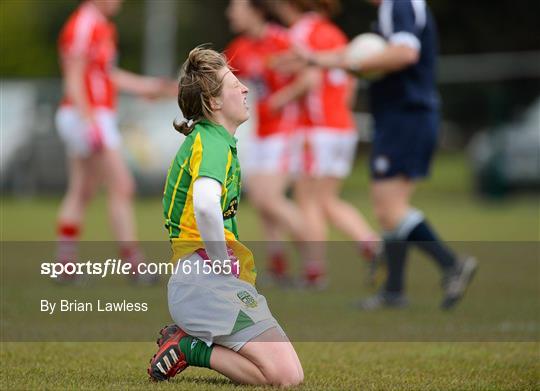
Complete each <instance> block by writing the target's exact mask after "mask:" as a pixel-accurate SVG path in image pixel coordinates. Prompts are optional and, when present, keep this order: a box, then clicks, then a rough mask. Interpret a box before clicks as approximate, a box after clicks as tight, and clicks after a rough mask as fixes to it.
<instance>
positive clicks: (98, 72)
mask: <svg viewBox="0 0 540 391" xmlns="http://www.w3.org/2000/svg"><path fill="white" fill-rule="evenodd" d="M58 49H59V52H60V58H61V62H62V66H63V63H64V61H65V60H66V59H67V58H69V57H81V58H84V59H85V60H86V69H85V70H84V85H85V89H86V94H87V97H88V102H89V103H90V106H91V107H105V108H109V109H114V108H115V107H116V86H115V85H114V83H113V81H112V80H111V75H110V71H111V68H112V67H113V65H114V61H115V59H116V28H115V26H114V24H113V23H111V22H109V20H108V19H107V18H106V17H105V15H103V14H102V13H101V12H100V11H99V9H98V8H97V7H96V6H95V5H94V4H93V3H92V2H90V1H86V2H84V3H82V4H81V5H80V6H79V7H78V8H77V10H76V11H75V12H74V13H73V14H71V16H70V17H69V19H68V21H67V22H66V24H65V25H64V27H63V28H62V31H61V33H60V37H59V39H58ZM62 105H72V101H71V99H70V97H69V96H64V99H63V101H62Z"/></svg>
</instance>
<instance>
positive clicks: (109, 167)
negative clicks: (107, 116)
mask: <svg viewBox="0 0 540 391" xmlns="http://www.w3.org/2000/svg"><path fill="white" fill-rule="evenodd" d="M101 162H102V166H103V172H104V180H105V185H106V187H107V200H108V211H109V220H110V223H111V226H112V229H113V233H114V236H115V238H116V239H117V240H118V241H119V242H120V243H133V242H134V241H135V240H136V227H135V218H134V212H133V195H134V189H135V184H134V181H133V177H132V176H131V173H130V172H129V170H128V168H127V166H126V164H125V163H124V160H123V159H122V156H121V154H120V151H119V150H118V149H106V150H104V151H103V152H102V161H101Z"/></svg>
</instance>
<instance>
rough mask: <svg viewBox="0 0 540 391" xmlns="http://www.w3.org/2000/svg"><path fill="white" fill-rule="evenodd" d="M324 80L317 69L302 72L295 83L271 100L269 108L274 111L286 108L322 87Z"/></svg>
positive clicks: (312, 68)
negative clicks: (309, 92)
mask: <svg viewBox="0 0 540 391" xmlns="http://www.w3.org/2000/svg"><path fill="white" fill-rule="evenodd" d="M321 80H322V75H321V71H320V70H319V69H317V68H316V67H312V66H309V67H306V68H305V69H304V71H302V72H300V73H299V74H298V75H297V76H296V78H295V79H294V81H293V82H291V83H290V84H288V85H287V86H285V87H283V88H281V89H280V90H279V91H276V92H275V93H273V94H272V96H270V98H269V103H268V105H269V107H270V109H271V110H272V111H279V110H281V109H282V108H283V107H284V106H286V105H287V104H289V103H290V102H293V101H295V100H296V99H298V98H300V97H302V96H304V95H305V94H306V93H307V92H308V91H311V90H313V89H316V88H318V87H319V86H320V84H321Z"/></svg>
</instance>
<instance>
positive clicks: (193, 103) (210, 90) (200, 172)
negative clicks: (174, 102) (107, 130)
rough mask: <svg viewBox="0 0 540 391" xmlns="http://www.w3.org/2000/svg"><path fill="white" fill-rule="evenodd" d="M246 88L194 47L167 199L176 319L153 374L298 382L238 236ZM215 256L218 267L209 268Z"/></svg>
mask: <svg viewBox="0 0 540 391" xmlns="http://www.w3.org/2000/svg"><path fill="white" fill-rule="evenodd" d="M247 93H248V89H247V88H246V87H245V86H244V85H243V84H242V83H240V82H239V81H238V79H237V78H236V77H235V76H234V75H233V73H232V72H231V70H230V69H229V67H228V65H227V62H226V59H225V58H224V56H223V55H221V54H219V53H217V52H215V51H213V50H210V49H205V48H201V47H198V48H195V49H193V50H192V51H191V52H190V54H189V57H188V59H187V60H186V61H185V63H184V65H183V67H182V71H181V76H180V83H179V95H178V104H179V106H180V110H181V111H182V113H183V115H184V117H185V118H186V120H184V121H182V122H181V123H179V124H176V123H175V128H176V129H177V130H178V131H179V132H181V133H183V134H185V135H187V138H186V140H185V141H184V143H183V144H182V146H181V148H180V150H179V151H178V153H177V155H176V157H175V159H174V160H173V162H172V164H171V167H170V169H169V173H168V177H167V180H166V184H165V192H164V198H163V206H164V213H165V219H166V226H167V228H168V230H169V237H170V239H171V243H172V250H173V257H174V258H173V259H175V260H179V262H182V263H183V264H182V263H181V264H180V266H181V267H178V268H177V269H178V270H177V271H176V273H175V274H173V275H172V276H171V278H170V280H169V284H168V302H169V311H170V313H171V316H172V318H173V320H174V322H175V325H172V326H168V327H165V328H164V329H162V330H161V337H160V339H159V340H158V346H159V349H158V352H157V353H156V354H155V355H154V357H153V358H152V360H151V361H150V367H149V368H148V373H149V375H150V377H151V378H152V379H154V380H166V379H169V378H171V377H173V376H174V375H176V374H177V373H179V372H181V371H182V370H184V369H185V368H186V367H188V366H190V365H191V366H199V367H207V368H211V369H214V370H215V371H217V372H219V373H221V374H223V375H225V376H227V377H228V378H230V379H231V380H233V381H234V382H237V383H243V384H254V385H257V384H261V385H275V386H291V385H296V384H299V383H301V382H302V380H303V371H302V367H301V364H300V361H299V360H298V356H297V355H296V352H295V350H294V348H293V346H292V344H291V342H290V341H289V340H288V338H287V336H286V335H285V333H284V332H283V330H282V329H281V327H280V326H279V324H278V323H277V321H276V320H275V319H274V317H273V316H272V314H271V313H270V310H269V309H268V305H267V303H266V299H265V298H264V296H262V295H260V294H259V293H258V292H257V290H256V289H255V286H254V285H253V284H254V282H255V267H254V262H253V256H252V254H251V252H250V251H249V250H248V249H247V248H246V247H245V246H243V245H242V244H241V243H240V242H239V241H238V233H237V224H236V217H235V215H236V210H237V206H238V200H239V197H240V167H239V164H238V158H237V155H236V139H235V138H234V133H235V132H236V129H237V127H238V126H239V125H240V124H241V123H243V122H244V121H246V120H247V119H248V116H249V114H248V107H247V105H246V97H247ZM208 259H209V260H212V261H208ZM226 260H230V261H229V262H230V263H226V262H227V261H226ZM217 264H221V265H222V266H223V271H222V272H220V273H215V272H214V271H215V270H217V269H219V268H216V267H215V266H216V265H217ZM188 265H190V267H187V266H188ZM226 265H229V266H232V267H226ZM183 266H186V267H183ZM195 266H197V267H195ZM234 266H238V268H236V267H234ZM210 269H212V272H210V273H207V272H208V270H210ZM226 271H230V273H228V274H227V273H226Z"/></svg>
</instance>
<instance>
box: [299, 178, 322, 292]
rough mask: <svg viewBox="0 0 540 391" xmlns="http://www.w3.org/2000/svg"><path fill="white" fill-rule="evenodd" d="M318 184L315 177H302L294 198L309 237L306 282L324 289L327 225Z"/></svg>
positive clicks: (305, 265) (306, 244)
mask: <svg viewBox="0 0 540 391" xmlns="http://www.w3.org/2000/svg"><path fill="white" fill-rule="evenodd" d="M316 182H317V180H316V179H315V178H313V177H310V176H307V175H303V176H301V177H300V178H299V179H298V180H297V181H296V183H295V185H294V198H295V201H296V202H297V204H298V207H299V208H300V210H301V212H302V220H303V223H304V227H305V230H306V234H308V235H309V236H308V238H307V240H306V241H305V242H304V246H305V254H306V255H305V256H304V257H303V258H304V260H303V262H304V265H303V267H304V271H303V273H304V276H303V278H304V282H305V283H306V285H308V286H315V287H323V286H324V285H325V283H326V260H325V258H326V238H327V224H326V217H325V215H324V212H323V211H322V209H321V206H320V204H319V200H318V197H317V194H316V191H317V186H316Z"/></svg>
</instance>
